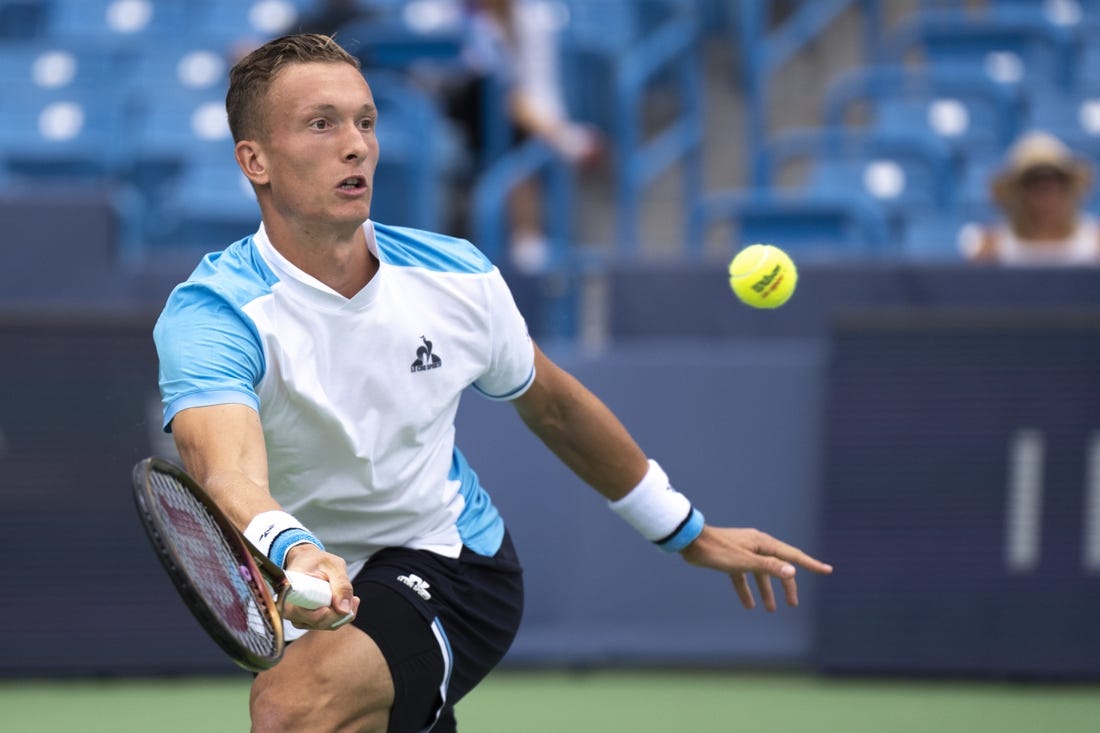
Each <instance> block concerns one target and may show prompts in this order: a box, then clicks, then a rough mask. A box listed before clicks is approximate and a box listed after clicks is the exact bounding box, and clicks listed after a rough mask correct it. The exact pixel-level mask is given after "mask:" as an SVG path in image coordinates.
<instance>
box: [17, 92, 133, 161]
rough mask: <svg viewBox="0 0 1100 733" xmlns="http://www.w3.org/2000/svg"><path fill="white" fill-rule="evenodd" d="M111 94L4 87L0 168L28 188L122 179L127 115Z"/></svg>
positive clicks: (125, 151) (125, 150)
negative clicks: (48, 183) (38, 183)
mask: <svg viewBox="0 0 1100 733" xmlns="http://www.w3.org/2000/svg"><path fill="white" fill-rule="evenodd" d="M113 92H114V90H113V89H111V88H109V87H100V88H96V87H87V86H81V87H72V88H64V89H42V88H39V87H37V86H34V85H33V84H25V85H17V84H14V83H9V84H7V85H6V86H5V88H4V97H5V99H4V104H2V105H0V165H2V166H3V167H4V168H5V169H6V171H7V173H8V174H9V175H10V176H11V177H13V178H16V179H20V180H24V181H27V182H32V183H34V182H54V183H73V182H75V181H81V180H83V181H96V180H107V179H115V178H118V177H120V176H121V175H122V172H123V170H124V168H125V166H126V155H127V148H126V146H125V144H124V136H123V135H122V134H121V131H122V130H124V129H125V111H124V108H123V104H122V102H121V101H120V100H119V99H117V97H116V96H115V95H114V93H113Z"/></svg>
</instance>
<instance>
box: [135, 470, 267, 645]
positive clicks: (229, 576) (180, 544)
mask: <svg viewBox="0 0 1100 733" xmlns="http://www.w3.org/2000/svg"><path fill="white" fill-rule="evenodd" d="M150 488H151V490H152V494H153V496H154V497H155V498H156V500H157V503H158V505H159V507H160V509H161V510H162V511H163V512H164V513H165V515H166V517H167V519H168V521H167V522H164V523H163V525H162V527H163V529H164V530H165V531H166V532H167V533H168V534H169V535H171V536H170V537H169V538H167V539H168V541H169V542H170V543H171V545H172V546H173V547H174V548H175V549H176V551H177V552H178V553H179V554H180V556H181V558H183V559H184V560H185V562H184V563H183V564H184V565H185V566H186V569H187V574H188V576H189V578H190V579H191V581H192V585H193V586H194V588H195V591H196V592H197V593H198V594H199V595H200V596H202V598H203V599H204V600H205V601H206V603H207V605H208V606H209V608H210V610H211V611H213V612H214V613H215V614H216V615H217V617H218V618H219V620H220V621H221V624H222V626H223V627H224V628H225V629H226V631H228V632H229V633H230V634H231V635H232V636H233V637H234V638H235V639H236V640H237V641H238V642H239V643H241V644H242V645H243V646H245V647H247V648H248V649H250V650H251V651H252V652H254V653H256V654H259V655H261V656H269V655H272V654H276V653H277V652H278V651H279V650H278V648H277V647H278V636H277V635H276V633H275V631H274V629H273V627H272V624H273V620H272V619H271V618H270V616H269V614H268V613H266V602H265V599H264V593H263V591H262V590H261V589H260V588H259V587H258V585H257V584H258V583H263V582H264V580H263V579H262V578H254V577H252V574H251V572H250V571H249V568H248V566H247V564H245V563H242V562H241V561H240V560H239V559H238V557H237V554H236V553H235V552H234V550H233V548H232V547H231V546H230V544H229V543H228V542H227V541H226V539H225V536H224V534H223V533H222V530H221V528H220V527H219V526H218V525H217V523H216V522H215V521H214V519H213V518H212V517H211V516H210V514H209V513H208V512H207V510H206V507H205V506H204V505H203V504H202V502H201V501H199V499H197V498H196V497H195V496H194V495H193V494H192V493H191V492H190V491H188V490H187V489H186V488H185V487H184V486H182V485H181V484H180V483H179V482H178V481H177V480H176V479H175V478H173V477H171V476H166V475H164V474H160V473H156V472H153V473H152V474H151V475H150Z"/></svg>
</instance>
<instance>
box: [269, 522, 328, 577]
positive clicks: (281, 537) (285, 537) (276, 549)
mask: <svg viewBox="0 0 1100 733" xmlns="http://www.w3.org/2000/svg"><path fill="white" fill-rule="evenodd" d="M303 542H308V543H309V544H311V545H314V546H316V547H317V549H319V550H324V549H325V546H324V545H322V544H321V540H319V539H317V538H316V537H314V536H313V535H312V534H310V533H309V532H307V531H306V530H304V529H301V528H299V527H291V528H290V529H285V530H283V531H282V532H280V533H279V534H278V535H277V536H276V537H275V539H273V540H272V541H271V549H270V550H268V551H267V556H268V557H269V558H271V562H273V563H275V564H276V565H278V566H279V567H283V565H284V563H286V554H287V553H288V552H290V548H292V547H294V546H295V545H300V544H302V543H303Z"/></svg>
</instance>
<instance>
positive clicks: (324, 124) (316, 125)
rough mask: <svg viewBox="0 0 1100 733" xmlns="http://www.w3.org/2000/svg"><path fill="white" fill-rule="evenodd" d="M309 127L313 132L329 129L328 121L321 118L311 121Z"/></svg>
mask: <svg viewBox="0 0 1100 733" xmlns="http://www.w3.org/2000/svg"><path fill="white" fill-rule="evenodd" d="M309 126H310V127H312V128H313V129H314V130H327V129H328V128H329V127H330V125H329V123H328V120H326V119H324V118H323V117H322V118H318V119H316V120H313V121H312V122H310V123H309Z"/></svg>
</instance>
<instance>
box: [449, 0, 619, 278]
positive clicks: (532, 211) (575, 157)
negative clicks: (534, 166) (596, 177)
mask: <svg viewBox="0 0 1100 733" xmlns="http://www.w3.org/2000/svg"><path fill="white" fill-rule="evenodd" d="M465 13H466V17H465V38H464V43H463V46H464V47H463V49H462V57H461V63H460V67H461V73H460V74H459V75H458V77H457V78H455V79H452V80H451V81H450V83H449V84H448V85H447V86H446V88H445V91H444V93H443V97H444V100H445V106H446V111H447V114H448V116H449V117H450V118H451V119H453V120H454V121H455V122H456V123H457V125H458V127H459V129H460V130H461V132H462V133H463V134H464V136H465V138H466V141H467V143H468V144H469V146H470V147H471V148H472V150H473V151H474V153H475V155H480V153H481V152H482V150H483V149H484V146H485V144H486V143H487V141H486V140H485V139H484V130H485V127H486V122H485V118H484V116H485V114H486V107H485V98H484V95H485V94H486V93H488V92H487V90H488V88H489V86H488V85H490V84H493V83H501V84H503V85H504V87H505V89H506V93H505V103H506V105H507V108H506V110H504V112H505V113H506V115H507V118H508V123H509V127H510V130H509V135H510V138H511V140H510V142H511V144H512V145H516V144H519V143H521V142H523V141H524V140H526V139H528V138H530V137H536V138H539V139H541V140H543V141H545V142H546V143H547V144H549V145H550V146H551V147H552V148H553V149H554V150H555V151H557V153H558V154H559V155H560V156H561V157H562V158H563V159H565V160H566V161H568V162H569V163H570V164H572V165H575V166H588V165H592V164H594V163H596V162H598V161H599V160H600V158H601V155H602V151H603V145H602V142H601V139H600V136H599V135H598V133H597V132H596V130H595V128H593V127H591V126H588V125H584V124H580V123H578V122H576V121H574V120H572V119H571V118H570V116H569V113H568V111H567V110H566V106H565V101H564V99H563V95H562V89H561V81H560V78H559V71H558V59H557V53H558V49H557V40H556V23H555V21H554V18H553V17H552V14H551V12H550V10H549V9H548V7H547V6H546V5H545V4H544V3H540V2H534V1H528V0H466V2H465ZM543 216H544V212H543V211H542V210H541V206H540V190H539V186H538V182H537V181H535V180H528V181H526V182H525V183H524V184H521V185H520V186H519V187H517V188H516V189H515V190H514V191H513V193H512V197H511V199H510V201H509V218H510V239H511V242H510V251H509V258H510V260H511V263H512V265H513V266H514V267H516V268H517V269H518V270H519V271H521V272H525V273H529V274H530V273H536V272H539V271H540V270H542V269H543V268H544V267H545V266H546V264H547V262H548V258H549V254H550V251H549V246H548V243H547V239H546V235H545V230H544V224H543ZM464 226H465V223H464V222H460V223H458V224H457V227H456V228H458V229H459V230H461V229H462V228H463V227H464Z"/></svg>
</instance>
